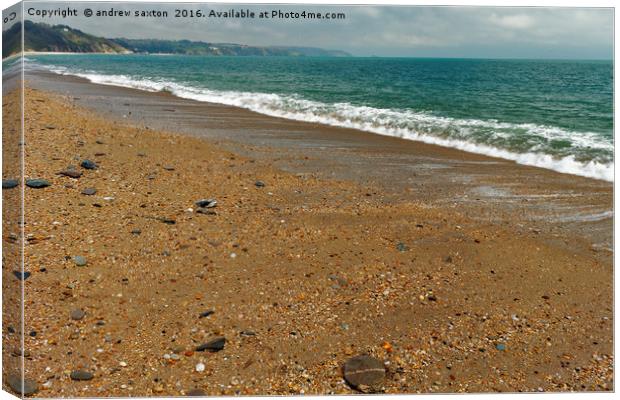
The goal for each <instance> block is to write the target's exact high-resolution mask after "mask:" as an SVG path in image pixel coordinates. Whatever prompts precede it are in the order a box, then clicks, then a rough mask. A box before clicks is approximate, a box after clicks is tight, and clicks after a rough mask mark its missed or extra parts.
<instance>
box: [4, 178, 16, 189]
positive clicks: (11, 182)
mask: <svg viewBox="0 0 620 400" xmlns="http://www.w3.org/2000/svg"><path fill="white" fill-rule="evenodd" d="M17 186H19V181H18V180H17V179H4V180H3V181H2V189H13V188H14V187H17Z"/></svg>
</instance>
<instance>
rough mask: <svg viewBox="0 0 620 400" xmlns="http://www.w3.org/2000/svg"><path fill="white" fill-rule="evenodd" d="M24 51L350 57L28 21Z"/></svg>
mask: <svg viewBox="0 0 620 400" xmlns="http://www.w3.org/2000/svg"><path fill="white" fill-rule="evenodd" d="M24 27H25V33H24V50H25V51H40V52H75V53H148V54H163V53H166V54H188V55H212V56H222V55H225V56H313V57H316V56H322V57H346V56H350V55H349V54H348V53H345V52H343V51H340V50H324V49H319V48H312V47H283V46H247V45H242V44H234V43H207V42H194V41H189V40H160V39H125V38H115V39H106V38H102V37H98V36H93V35H89V34H87V33H84V32H82V31H80V30H78V29H73V28H70V27H68V26H65V25H54V26H51V25H47V24H44V23H34V22H32V21H25V23H24ZM20 36H21V24H20V23H16V24H15V25H13V26H12V27H11V28H10V29H8V30H6V31H4V32H3V33H2V46H3V49H2V57H3V58H4V57H8V56H9V55H11V54H15V53H18V52H19V50H20Z"/></svg>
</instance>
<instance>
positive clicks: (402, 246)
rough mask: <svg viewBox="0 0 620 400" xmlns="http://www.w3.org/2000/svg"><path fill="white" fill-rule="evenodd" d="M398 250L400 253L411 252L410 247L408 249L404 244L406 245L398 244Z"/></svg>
mask: <svg viewBox="0 0 620 400" xmlns="http://www.w3.org/2000/svg"><path fill="white" fill-rule="evenodd" d="M396 250H398V251H407V250H409V247H407V245H406V244H404V243H398V244H397V245H396Z"/></svg>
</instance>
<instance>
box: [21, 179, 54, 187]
mask: <svg viewBox="0 0 620 400" xmlns="http://www.w3.org/2000/svg"><path fill="white" fill-rule="evenodd" d="M51 185H52V184H51V183H49V182H48V181H46V180H45V179H26V186H28V187H29V188H33V189H43V188H46V187H48V186H51Z"/></svg>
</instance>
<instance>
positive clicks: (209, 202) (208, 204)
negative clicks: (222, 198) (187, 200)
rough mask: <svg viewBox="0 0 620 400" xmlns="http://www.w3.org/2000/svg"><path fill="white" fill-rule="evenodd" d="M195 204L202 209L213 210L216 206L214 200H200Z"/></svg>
mask: <svg viewBox="0 0 620 400" xmlns="http://www.w3.org/2000/svg"><path fill="white" fill-rule="evenodd" d="M195 204H196V205H197V206H198V207H202V208H213V207H215V206H217V200H215V199H202V200H198V201H197V202H196V203H195Z"/></svg>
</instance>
